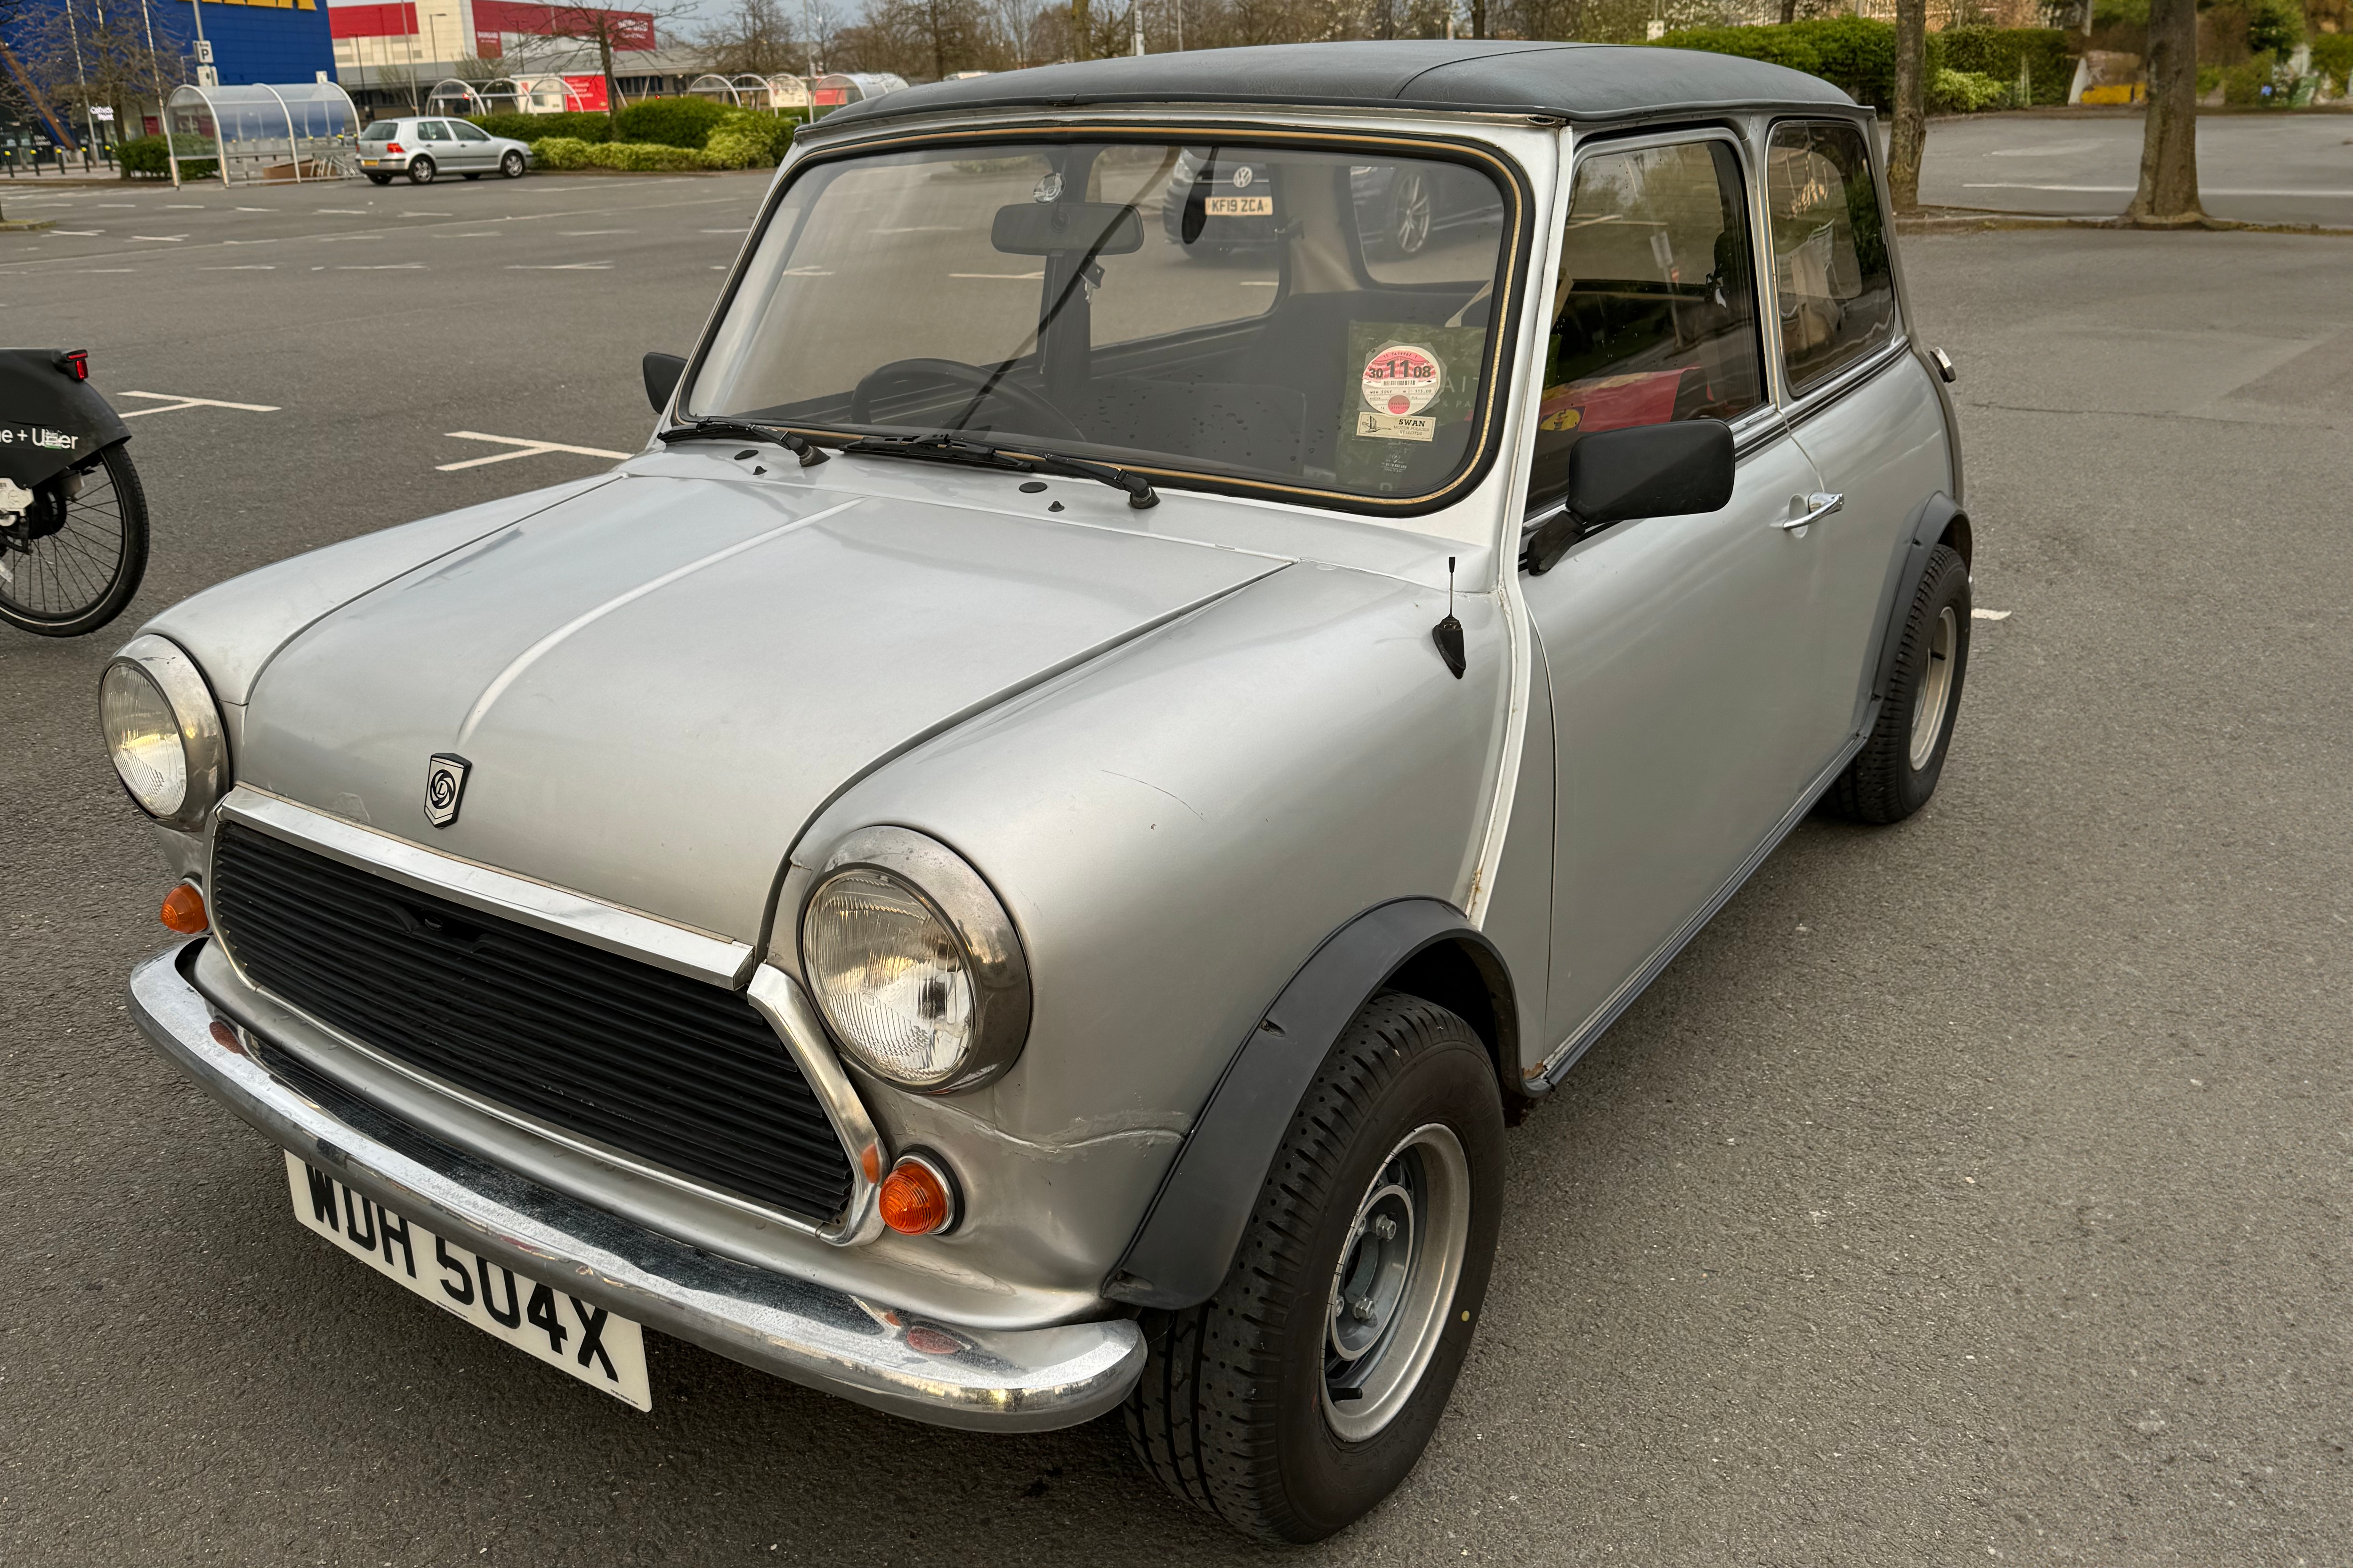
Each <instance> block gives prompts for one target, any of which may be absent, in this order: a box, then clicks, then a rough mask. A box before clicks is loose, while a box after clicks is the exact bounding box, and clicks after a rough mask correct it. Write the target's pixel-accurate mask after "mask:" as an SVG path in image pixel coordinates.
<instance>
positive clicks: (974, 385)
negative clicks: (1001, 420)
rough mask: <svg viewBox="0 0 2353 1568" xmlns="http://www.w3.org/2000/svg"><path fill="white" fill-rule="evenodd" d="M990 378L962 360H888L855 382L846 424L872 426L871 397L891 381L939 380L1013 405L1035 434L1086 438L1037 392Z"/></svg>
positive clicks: (991, 372)
mask: <svg viewBox="0 0 2353 1568" xmlns="http://www.w3.org/2000/svg"><path fill="white" fill-rule="evenodd" d="M992 376H996V373H995V372H993V371H986V370H983V369H981V368H980V367H979V366H978V365H971V364H966V363H964V362H963V361H962V360H953V359H902V360H892V362H891V363H889V364H886V365H878V366H877V367H876V368H874V369H873V370H871V371H869V372H868V373H867V374H865V376H864V377H862V378H861V379H860V381H859V383H858V384H857V386H855V387H854V388H852V389H851V391H850V394H849V422H850V423H851V424H853V425H871V424H873V423H875V419H874V395H875V392H876V390H877V389H878V388H880V387H884V386H888V385H890V384H892V383H894V382H906V381H943V382H946V383H948V384H950V385H953V386H959V387H962V388H964V389H965V391H967V392H972V393H976V394H980V393H985V394H987V396H988V397H994V398H997V399H998V400H1000V401H1002V402H1005V403H1009V404H1011V405H1014V406H1015V407H1016V408H1018V409H1019V410H1021V412H1022V413H1024V414H1026V415H1028V416H1029V417H1030V418H1031V419H1033V420H1037V421H1039V426H1038V429H1037V431H1036V432H1035V433H1036V434H1038V435H1041V436H1054V437H1060V438H1062V439H1066V440H1071V441H1084V440H1085V439H1086V438H1087V433H1086V432H1085V431H1083V430H1082V429H1080V428H1079V427H1078V426H1077V424H1076V423H1075V422H1073V421H1072V420H1071V416H1069V415H1067V414H1065V413H1063V412H1062V411H1061V410H1060V409H1059V408H1057V407H1055V406H1054V405H1052V404H1050V403H1049V402H1047V401H1046V399H1045V398H1043V397H1041V396H1039V395H1038V394H1037V393H1034V392H1032V391H1030V390H1029V388H1028V387H1026V386H1022V385H1019V384H1017V383H1014V382H1011V381H1008V380H1006V379H1005V378H1004V377H1002V376H996V379H995V380H994V381H992V380H991V379H990V378H991V377H992Z"/></svg>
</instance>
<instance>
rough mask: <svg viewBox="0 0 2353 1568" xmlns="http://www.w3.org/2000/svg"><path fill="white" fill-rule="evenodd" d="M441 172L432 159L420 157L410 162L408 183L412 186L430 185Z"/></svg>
mask: <svg viewBox="0 0 2353 1568" xmlns="http://www.w3.org/2000/svg"><path fill="white" fill-rule="evenodd" d="M440 172H441V171H440V170H439V169H438V168H436V167H434V163H433V160H432V159H430V158H427V157H422V156H420V157H416V158H411V159H410V160H409V161H408V183H409V184H412V185H429V184H432V183H433V176H434V175H436V174H439V173H440Z"/></svg>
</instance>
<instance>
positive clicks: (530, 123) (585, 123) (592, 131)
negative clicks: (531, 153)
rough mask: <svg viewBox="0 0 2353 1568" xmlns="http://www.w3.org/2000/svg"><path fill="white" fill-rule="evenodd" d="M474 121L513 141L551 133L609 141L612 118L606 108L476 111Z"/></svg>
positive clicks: (579, 139)
mask: <svg viewBox="0 0 2353 1568" xmlns="http://www.w3.org/2000/svg"><path fill="white" fill-rule="evenodd" d="M473 121H474V123H475V124H477V125H479V126H480V127H481V128H482V129H483V130H485V131H487V132H490V133H491V135H493V136H504V137H506V138H507V139H508V140H510V141H513V142H532V143H533V144H536V143H538V142H540V141H542V140H543V139H544V138H546V137H550V136H568V137H570V138H572V140H574V141H575V142H610V141H611V140H612V139H613V121H612V120H611V118H610V117H609V116H607V114H606V113H605V111H604V110H597V111H596V113H594V114H575V113H573V112H571V111H569V110H567V111H565V113H562V114H477V115H475V116H473Z"/></svg>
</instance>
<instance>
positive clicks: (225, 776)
mask: <svg viewBox="0 0 2353 1568" xmlns="http://www.w3.org/2000/svg"><path fill="white" fill-rule="evenodd" d="M118 664H127V665H130V666H132V668H135V669H137V670H138V671H139V672H140V673H141V674H142V675H144V676H145V677H146V678H147V679H149V680H152V681H153V682H154V684H155V689H157V690H158V691H161V692H162V693H163V694H164V701H165V702H167V703H169V704H170V705H171V708H172V717H173V718H174V719H176V720H177V721H179V725H180V751H181V753H182V755H183V757H184V758H185V761H186V763H187V769H188V785H187V790H186V792H185V794H184V795H182V796H181V799H180V809H179V810H177V811H175V812H174V813H172V814H171V815H170V816H156V817H154V820H155V821H157V822H160V823H162V824H163V825H164V826H166V827H177V828H182V829H186V828H193V827H198V826H202V825H203V823H204V820H205V815H206V813H207V812H209V811H211V810H212V808H213V803H214V802H216V801H217V800H219V799H220V798H221V796H222V795H224V794H226V793H227V791H228V788H229V757H228V737H227V732H226V731H224V730H223V729H222V727H221V711H220V704H219V703H217V702H216V701H214V700H213V690H212V688H211V687H210V686H207V685H206V683H205V675H204V671H203V670H201V669H198V668H196V661H195V659H192V658H189V657H188V656H187V654H186V653H185V651H184V650H183V649H182V648H181V647H180V645H179V644H178V643H175V642H174V641H173V640H172V639H171V638H169V637H158V636H157V635H156V634H155V633H153V632H148V633H145V634H144V635H142V636H140V637H132V639H131V640H130V641H129V642H127V643H125V644H123V645H122V647H121V651H119V652H118V653H116V654H115V656H114V657H113V658H110V659H108V660H107V661H106V668H107V669H112V668H114V667H115V666H116V665H118ZM99 679H100V681H101V682H103V681H104V679H106V677H105V672H104V671H100V675H99ZM123 793H124V794H125V795H129V794H130V793H131V786H130V785H128V784H125V785H123ZM132 805H139V802H138V797H136V796H135V795H134V796H132ZM139 809H140V814H141V815H142V816H153V814H152V813H150V812H149V811H148V810H147V808H146V807H145V806H143V805H142V806H140V807H139Z"/></svg>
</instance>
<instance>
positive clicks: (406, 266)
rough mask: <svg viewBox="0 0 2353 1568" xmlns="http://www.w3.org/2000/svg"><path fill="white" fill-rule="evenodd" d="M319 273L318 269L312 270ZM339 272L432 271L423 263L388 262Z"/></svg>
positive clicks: (348, 268) (346, 268)
mask: <svg viewBox="0 0 2353 1568" xmlns="http://www.w3.org/2000/svg"><path fill="white" fill-rule="evenodd" d="M311 270H312V271H314V272H315V271H317V270H318V268H311ZM335 270H336V271H338V272H426V271H429V270H431V269H430V268H427V266H426V265H425V263H423V262H422V261H387V262H385V263H384V264H382V265H381V266H373V267H372V266H364V265H363V266H354V267H338V268H335Z"/></svg>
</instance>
